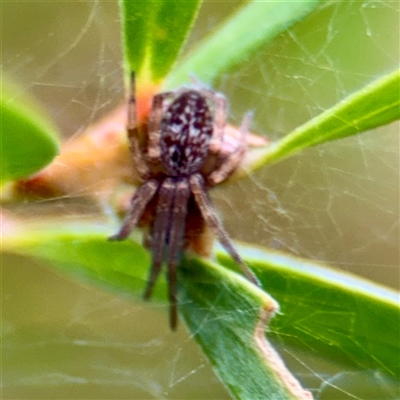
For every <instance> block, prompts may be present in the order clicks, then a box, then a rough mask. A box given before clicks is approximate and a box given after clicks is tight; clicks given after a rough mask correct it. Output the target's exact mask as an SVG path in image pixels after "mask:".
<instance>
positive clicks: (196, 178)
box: [190, 174, 260, 286]
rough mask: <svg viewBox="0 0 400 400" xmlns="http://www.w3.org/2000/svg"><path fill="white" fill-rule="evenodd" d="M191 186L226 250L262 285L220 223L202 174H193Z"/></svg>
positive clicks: (249, 278)
mask: <svg viewBox="0 0 400 400" xmlns="http://www.w3.org/2000/svg"><path fill="white" fill-rule="evenodd" d="M190 188H191V191H192V193H193V195H194V198H195V200H196V203H197V205H198V206H199V208H200V211H201V214H202V216H203V218H204V219H205V221H206V223H207V225H208V226H209V227H210V228H211V230H212V231H213V232H214V234H215V235H216V236H217V237H218V239H219V241H220V242H221V244H222V246H223V247H224V248H225V250H226V251H227V252H228V253H229V254H230V256H231V257H232V258H233V259H234V260H235V261H236V263H237V264H238V265H239V266H240V268H241V270H242V272H243V274H244V275H245V276H246V278H247V279H248V280H249V281H250V282H253V283H254V284H255V285H257V286H260V283H259V281H258V279H257V277H256V276H255V275H254V274H253V271H251V269H250V268H249V267H248V266H247V265H246V264H245V262H244V261H243V260H242V258H241V257H240V255H239V253H237V251H236V250H235V248H234V247H233V244H232V242H231V240H230V238H229V236H228V234H227V233H226V231H225V230H224V228H223V226H222V224H221V223H220V221H219V219H218V217H217V214H216V213H215V210H214V206H213V204H212V203H211V200H210V199H209V197H208V195H207V192H206V188H205V182H204V178H203V177H202V176H201V175H200V174H194V175H192V176H191V177H190Z"/></svg>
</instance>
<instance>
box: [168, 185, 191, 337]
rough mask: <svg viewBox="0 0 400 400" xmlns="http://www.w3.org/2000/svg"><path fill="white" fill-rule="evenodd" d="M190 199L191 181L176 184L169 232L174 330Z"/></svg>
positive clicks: (169, 276) (169, 262) (171, 305)
mask: <svg viewBox="0 0 400 400" xmlns="http://www.w3.org/2000/svg"><path fill="white" fill-rule="evenodd" d="M189 197H190V187H189V181H188V180H187V179H186V178H185V179H183V180H180V181H178V182H177V183H176V190H175V199H174V203H173V206H172V215H171V226H170V231H169V243H168V245H169V254H168V284H169V302H170V326H171V329H172V330H175V329H176V325H177V322H178V313H177V299H176V294H177V279H176V269H177V266H178V264H179V257H180V255H181V251H182V245H183V236H184V233H185V223H186V215H187V204H188V201H189Z"/></svg>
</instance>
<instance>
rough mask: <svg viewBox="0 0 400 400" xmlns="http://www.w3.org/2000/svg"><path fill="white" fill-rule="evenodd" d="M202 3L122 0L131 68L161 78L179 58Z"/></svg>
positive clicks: (126, 43) (154, 80) (125, 45)
mask: <svg viewBox="0 0 400 400" xmlns="http://www.w3.org/2000/svg"><path fill="white" fill-rule="evenodd" d="M200 3H201V2H200V0H195V1H186V2H183V3H182V2H171V1H166V0H160V1H156V2H151V1H150V2H145V1H144V2H143V1H130V0H121V1H120V4H121V12H122V21H123V34H124V38H123V43H124V52H125V60H126V63H127V68H128V69H129V70H131V71H136V72H137V73H138V74H139V75H142V76H144V77H145V78H147V79H149V78H150V80H151V81H152V82H158V81H160V80H161V79H162V78H163V77H164V76H165V75H166V74H167V72H168V71H169V70H170V69H171V66H172V64H173V63H174V62H175V60H176V58H177V56H178V54H179V51H180V50H181V47H182V45H183V43H184V41H185V39H186V36H187V35H188V32H189V30H190V28H191V25H192V23H193V21H194V19H195V17H196V15H197V11H198V8H199V5H200Z"/></svg>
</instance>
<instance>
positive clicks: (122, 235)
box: [108, 179, 159, 240]
mask: <svg viewBox="0 0 400 400" xmlns="http://www.w3.org/2000/svg"><path fill="white" fill-rule="evenodd" d="M158 185H159V184H158V182H157V181H156V180H155V179H151V180H149V181H147V182H146V183H144V184H143V185H142V186H140V187H139V188H138V189H137V190H136V192H135V194H134V195H133V197H132V200H131V208H130V210H129V212H128V214H127V216H126V217H125V219H124V221H123V223H122V226H121V228H120V230H119V232H118V233H117V234H115V235H114V236H111V237H109V238H108V240H124V239H126V238H127V237H128V236H129V235H130V233H131V232H132V230H133V228H134V227H135V226H136V225H137V223H138V222H139V219H140V217H141V216H142V214H143V212H144V210H145V208H146V206H147V204H148V202H149V201H150V200H151V199H152V198H153V196H154V195H155V193H156V191H157V188H158Z"/></svg>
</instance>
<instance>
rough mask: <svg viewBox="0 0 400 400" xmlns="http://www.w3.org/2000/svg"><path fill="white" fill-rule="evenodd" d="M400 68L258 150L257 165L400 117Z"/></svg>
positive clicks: (255, 164)
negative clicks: (267, 146)
mask: <svg viewBox="0 0 400 400" xmlns="http://www.w3.org/2000/svg"><path fill="white" fill-rule="evenodd" d="M399 93H400V70H396V71H393V72H391V73H389V74H387V75H385V76H383V77H381V78H379V79H377V80H376V81H374V82H372V83H370V84H369V85H367V86H365V87H363V88H361V89H360V90H358V91H357V92H355V93H353V94H351V95H350V96H348V97H346V98H345V99H343V100H342V101H341V102H339V103H338V104H336V105H335V106H333V107H332V108H330V109H328V110H326V111H325V112H323V113H322V114H320V115H318V116H317V117H315V118H313V119H312V120H310V121H308V122H307V123H305V124H304V125H302V126H300V127H299V128H297V129H295V130H294V131H293V132H291V133H289V134H288V135H287V136H285V137H284V138H283V139H281V140H280V141H278V142H277V143H275V144H273V145H271V146H270V147H269V148H266V149H264V150H262V151H260V152H259V153H258V159H257V161H255V162H254V164H253V166H252V167H253V168H256V167H259V166H262V165H264V164H266V163H269V162H272V161H277V160H280V159H282V158H285V157H288V156H289V155H291V154H294V153H296V152H298V151H300V150H302V149H305V148H307V147H310V146H316V145H318V144H321V143H324V142H327V141H331V140H336V139H342V138H344V137H347V136H351V135H355V134H358V133H361V132H364V131H366V130H369V129H373V128H376V127H379V126H382V125H386V124H389V123H390V122H393V121H395V120H398V119H399V118H400V95H399Z"/></svg>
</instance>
